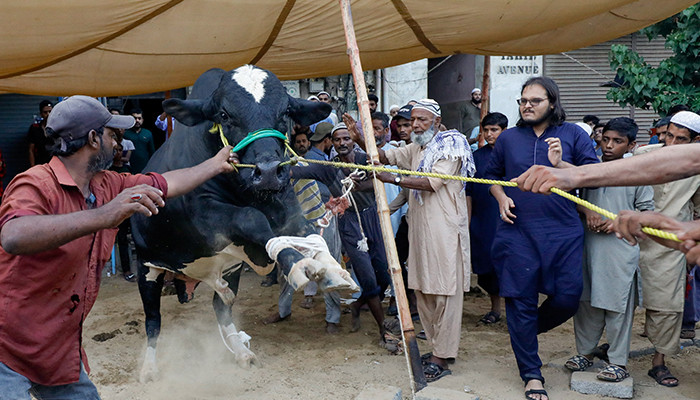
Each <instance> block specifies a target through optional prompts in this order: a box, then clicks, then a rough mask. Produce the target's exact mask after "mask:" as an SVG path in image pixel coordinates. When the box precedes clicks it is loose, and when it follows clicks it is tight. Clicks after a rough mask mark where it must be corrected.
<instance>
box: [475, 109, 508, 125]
mask: <svg viewBox="0 0 700 400" xmlns="http://www.w3.org/2000/svg"><path fill="white" fill-rule="evenodd" d="M487 125H498V126H500V127H501V129H506V128H507V127H508V117H506V116H505V115H504V114H501V113H499V112H490V113H488V114H486V115H485V116H484V119H482V120H481V127H485V126H487Z"/></svg>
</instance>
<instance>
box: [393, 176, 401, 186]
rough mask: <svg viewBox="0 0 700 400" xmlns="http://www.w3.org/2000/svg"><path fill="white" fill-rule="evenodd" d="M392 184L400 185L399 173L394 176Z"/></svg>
mask: <svg viewBox="0 0 700 400" xmlns="http://www.w3.org/2000/svg"><path fill="white" fill-rule="evenodd" d="M394 185H401V175H397V176H396V177H395V178H394Z"/></svg>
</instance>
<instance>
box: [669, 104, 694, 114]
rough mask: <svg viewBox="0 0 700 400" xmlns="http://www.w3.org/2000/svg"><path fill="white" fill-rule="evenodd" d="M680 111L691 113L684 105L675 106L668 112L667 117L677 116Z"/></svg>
mask: <svg viewBox="0 0 700 400" xmlns="http://www.w3.org/2000/svg"><path fill="white" fill-rule="evenodd" d="M681 111H693V110H691V109H690V107H688V106H687V105H685V104H676V105H675V106H673V107H671V108H670V109H669V110H668V115H673V114H678V113H679V112H681Z"/></svg>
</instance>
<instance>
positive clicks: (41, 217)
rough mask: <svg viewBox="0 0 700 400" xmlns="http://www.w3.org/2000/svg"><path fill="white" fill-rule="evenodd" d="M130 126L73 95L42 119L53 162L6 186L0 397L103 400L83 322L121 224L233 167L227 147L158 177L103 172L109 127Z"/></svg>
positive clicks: (1, 215)
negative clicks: (91, 374)
mask: <svg viewBox="0 0 700 400" xmlns="http://www.w3.org/2000/svg"><path fill="white" fill-rule="evenodd" d="M133 125H134V118H133V117H131V116H118V115H112V114H111V113H110V112H109V111H107V109H106V108H105V107H104V106H103V105H102V104H100V102H98V101H97V100H95V99H93V98H91V97H86V96H72V97H69V98H68V99H66V100H64V101H63V102H61V103H59V104H57V105H56V106H55V107H54V109H53V111H52V113H51V114H50V116H49V118H48V122H47V133H49V135H50V137H51V138H52V139H54V141H55V147H54V151H53V152H54V154H55V155H54V157H53V158H52V159H51V161H50V162H49V163H48V164H43V165H38V166H35V167H33V168H30V169H29V170H28V171H26V172H24V173H22V174H20V175H18V176H17V177H15V179H13V181H12V182H11V183H10V184H9V185H8V187H7V190H6V192H5V195H4V198H3V202H2V205H1V206H0V399H6V398H7V399H30V393H31V394H33V395H34V396H35V397H37V398H52V399H76V398H81V399H99V395H98V393H97V389H96V388H95V386H94V385H93V384H92V382H91V381H90V379H89V378H88V376H87V372H89V366H88V363H87V358H86V355H85V352H84V350H83V349H82V346H81V343H82V326H83V321H84V320H85V318H86V317H87V315H88V313H89V312H90V309H91V308H92V306H93V304H94V303H95V299H96V298H97V292H98V290H99V286H100V277H101V270H102V267H103V266H104V265H105V263H106V261H107V260H108V259H109V256H110V252H111V248H112V245H113V243H114V238H115V236H116V233H117V226H118V225H119V224H120V223H121V222H122V221H124V220H125V219H126V218H128V217H130V216H131V215H133V214H135V213H141V214H144V215H146V216H151V215H153V214H157V213H158V208H159V207H163V206H164V205H165V202H164V200H163V199H164V198H171V197H175V196H178V195H182V194H184V193H187V192H189V191H190V190H192V189H194V188H195V187H197V186H198V185H200V184H201V183H203V182H204V181H206V180H208V179H210V178H212V177H213V176H215V175H218V174H219V173H223V172H231V171H233V167H232V166H231V165H230V162H235V161H236V160H235V155H234V154H233V153H231V147H229V146H227V147H224V148H223V149H221V151H219V153H217V154H216V155H215V156H214V157H212V158H210V159H209V160H207V161H205V162H203V163H201V164H199V165H197V166H194V167H191V168H186V169H181V170H176V171H170V172H166V173H164V174H162V175H160V174H156V173H149V174H145V175H126V174H118V173H116V172H113V171H107V168H109V166H110V164H111V160H112V159H113V155H114V150H115V147H116V145H117V143H116V133H115V129H128V128H130V127H132V126H133ZM86 371H87V372H86Z"/></svg>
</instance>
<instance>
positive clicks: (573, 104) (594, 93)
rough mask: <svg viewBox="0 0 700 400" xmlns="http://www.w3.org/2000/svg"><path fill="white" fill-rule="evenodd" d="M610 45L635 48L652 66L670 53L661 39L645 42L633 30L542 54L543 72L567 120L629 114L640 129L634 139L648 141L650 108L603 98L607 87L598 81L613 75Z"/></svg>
mask: <svg viewBox="0 0 700 400" xmlns="http://www.w3.org/2000/svg"><path fill="white" fill-rule="evenodd" d="M613 44H624V45H627V46H628V47H630V48H632V49H636V50H637V51H639V53H640V55H641V56H642V57H644V58H645V59H646V60H647V62H649V63H651V64H652V65H653V66H658V64H659V62H660V61H661V60H663V59H664V58H666V57H668V56H670V55H672V52H670V51H669V50H667V49H665V48H664V41H663V39H660V40H659V39H656V40H654V41H652V42H649V40H647V38H646V37H645V36H641V35H639V34H636V33H635V34H632V35H627V36H623V37H621V38H618V39H615V40H611V41H608V42H604V43H599V44H596V45H593V46H590V47H586V48H583V49H578V50H573V51H569V52H566V53H561V54H553V55H546V56H544V71H545V75H547V76H549V77H551V78H553V79H554V80H555V81H556V82H557V84H558V85H559V89H560V91H561V100H562V104H563V105H564V109H565V110H566V114H567V121H569V122H578V121H582V119H583V116H584V115H587V114H593V115H596V116H598V118H600V119H601V121H607V120H609V119H610V118H614V117H631V118H634V119H635V121H636V122H637V124H638V125H639V128H640V129H639V135H638V138H637V142H638V143H640V144H646V143H647V142H648V141H649V128H650V127H651V123H652V121H653V120H654V119H656V118H658V115H657V114H656V113H655V112H654V111H653V110H640V109H631V108H630V107H625V108H621V107H620V106H619V105H617V104H615V103H613V102H611V101H609V100H607V99H606V98H605V94H606V93H607V91H608V88H606V87H600V84H601V83H604V82H607V81H611V80H613V78H614V77H615V73H614V72H613V71H612V70H611V69H610V62H609V61H608V55H609V53H610V46H611V45H613Z"/></svg>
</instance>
